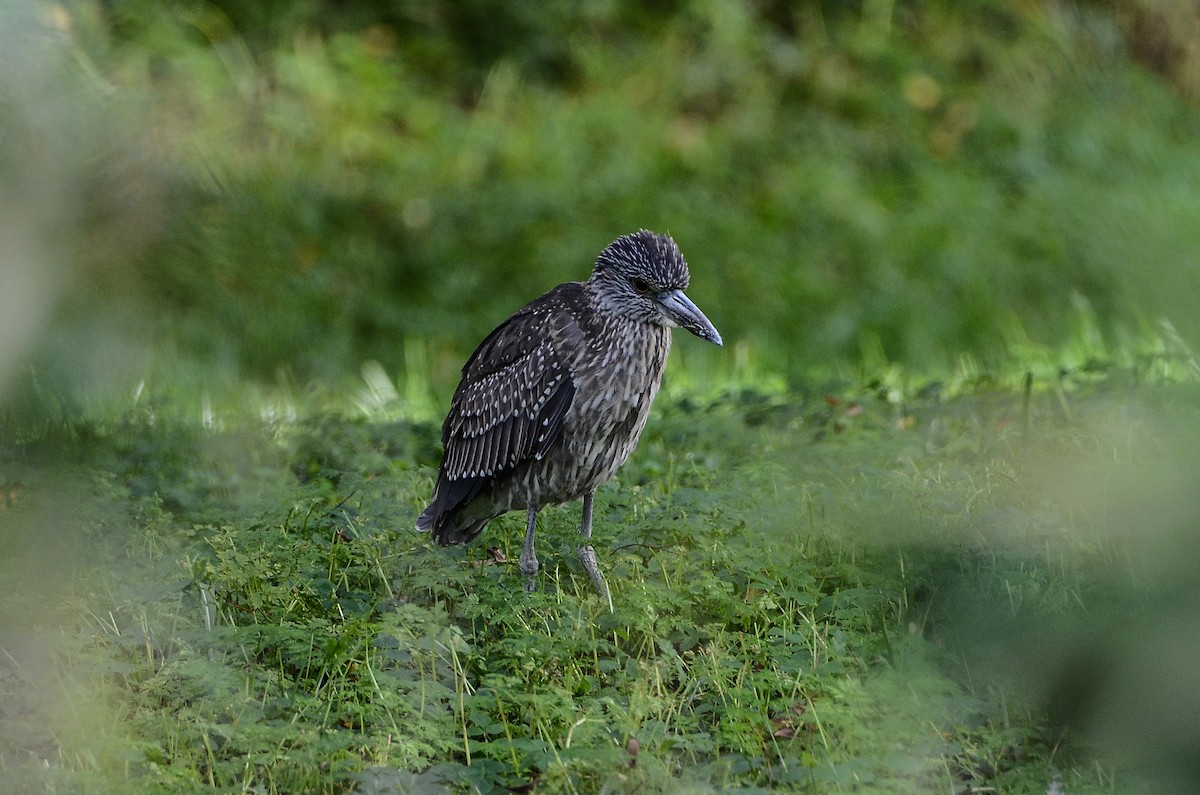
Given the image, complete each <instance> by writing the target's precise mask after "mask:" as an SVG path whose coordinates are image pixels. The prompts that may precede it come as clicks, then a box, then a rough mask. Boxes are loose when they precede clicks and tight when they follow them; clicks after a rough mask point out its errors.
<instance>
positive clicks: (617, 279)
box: [589, 229, 721, 345]
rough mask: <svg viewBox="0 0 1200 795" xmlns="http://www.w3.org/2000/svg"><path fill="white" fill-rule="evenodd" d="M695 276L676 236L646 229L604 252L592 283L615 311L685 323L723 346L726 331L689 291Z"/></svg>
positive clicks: (644, 318) (658, 322)
mask: <svg viewBox="0 0 1200 795" xmlns="http://www.w3.org/2000/svg"><path fill="white" fill-rule="evenodd" d="M689 280H690V274H689V273H688V266H687V262H685V261H684V259H683V254H682V253H680V251H679V246H677V245H675V241H674V240H672V239H671V238H669V237H667V236H666V235H656V234H655V233H653V232H648V231H646V230H645V229H643V230H641V231H640V232H635V233H633V234H632V235H623V236H621V237H619V238H617V239H616V240H614V241H613V242H612V243H610V244H609V245H608V247H607V248H605V249H604V251H601V252H600V257H599V258H598V259H597V260H596V267H595V269H594V270H593V271H592V278H591V279H590V280H589V283H590V284H591V286H592V287H593V289H594V290H595V294H596V297H597V300H598V301H599V302H600V304H601V305H602V306H603V307H604V308H605V309H607V310H609V311H612V312H617V313H619V314H622V315H624V316H626V317H629V318H632V319H634V320H638V321H641V322H643V323H654V324H656V325H659V326H668V327H674V326H682V327H683V328H685V329H687V330H688V331H690V332H692V333H693V334H695V335H696V336H697V337H699V338H700V339H702V340H708V341H709V342H711V343H714V344H716V345H720V344H721V335H720V334H718V333H717V330H716V329H715V328H714V327H713V324H712V323H710V322H709V320H708V318H706V317H705V316H704V313H703V312H701V311H700V308H699V307H697V306H696V305H695V304H693V303H692V300H691V299H690V298H688V297H687V296H686V295H684V292H683V291H684V290H686V289H687V286H688V281H689Z"/></svg>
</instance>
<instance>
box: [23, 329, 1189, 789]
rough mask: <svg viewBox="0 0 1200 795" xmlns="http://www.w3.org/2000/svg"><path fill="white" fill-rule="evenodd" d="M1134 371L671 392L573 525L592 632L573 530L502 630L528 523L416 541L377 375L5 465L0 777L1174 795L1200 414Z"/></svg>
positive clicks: (211, 784) (1183, 735)
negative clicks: (587, 520) (592, 579)
mask: <svg viewBox="0 0 1200 795" xmlns="http://www.w3.org/2000/svg"><path fill="white" fill-rule="evenodd" d="M1081 344H1082V343H1081ZM1064 358H1067V357H1065V356H1064ZM1158 359H1159V361H1158V364H1157V365H1155V366H1154V367H1149V364H1148V363H1147V367H1146V368H1142V369H1139V370H1133V369H1130V368H1127V367H1119V366H1116V365H1111V366H1109V365H1102V364H1101V362H1102V360H1100V359H1093V360H1091V364H1090V365H1089V366H1087V367H1080V368H1064V369H1063V370H1062V371H1061V372H1060V373H1056V374H1055V375H1054V376H1053V377H1051V378H1049V379H1044V378H1041V377H1038V378H1035V379H1033V380H1032V382H1031V384H1030V387H1031V388H1030V389H1029V390H1028V391H1024V390H1023V389H1022V385H1023V379H1022V378H1020V377H1019V371H1014V373H1013V375H1011V376H1006V375H997V376H994V377H990V378H988V377H983V376H982V375H981V374H980V373H978V372H977V371H975V370H973V369H972V368H971V367H965V366H964V369H963V372H961V373H959V374H957V375H956V376H955V377H954V378H948V379H944V380H943V381H941V382H933V383H928V382H927V383H923V384H921V385H920V386H919V387H914V386H912V385H911V384H909V383H907V382H908V381H909V380H911V379H910V378H908V377H906V376H905V375H904V373H902V372H900V371H897V370H895V369H892V370H890V371H887V372H886V373H885V374H884V375H883V376H881V377H879V378H876V379H870V380H868V381H866V382H865V383H863V382H860V383H859V384H858V385H855V384H854V383H853V382H851V381H847V380H843V381H841V382H840V384H838V383H834V382H830V383H829V384H828V385H826V386H824V387H822V386H815V387H813V388H811V389H808V390H806V391H795V390H792V391H788V390H784V389H782V388H778V387H775V388H770V389H754V388H752V387H751V386H750V385H749V384H748V383H739V382H737V381H734V380H729V381H727V382H725V384H724V386H717V385H711V384H710V386H709V388H708V389H707V390H700V389H697V388H695V387H694V385H693V386H689V381H690V376H689V374H688V373H686V372H684V371H678V370H677V371H673V372H676V374H677V377H676V379H675V380H676V383H673V384H669V385H668V388H667V390H666V391H665V393H664V396H663V398H662V399H660V402H659V405H658V407H657V408H656V410H655V415H654V417H653V420H652V422H651V425H650V428H649V430H648V432H647V436H646V438H645V439H644V440H643V442H642V444H641V446H640V448H639V450H638V451H637V453H636V455H635V456H634V458H633V460H632V461H631V462H630V463H629V464H628V465H627V466H626V467H625V468H624V469H623V470H622V472H621V474H620V476H619V478H618V480H617V481H616V482H615V483H614V484H612V485H610V486H608V487H606V488H604V489H602V490H601V492H600V493H599V495H598V499H597V513H596V537H595V539H596V540H595V543H596V546H597V549H598V551H599V552H600V557H601V562H602V566H603V567H604V569H605V572H606V575H607V578H608V581H609V584H610V586H611V588H612V591H613V605H614V609H613V611H612V612H610V611H609V608H608V605H607V604H605V603H603V602H601V600H599V599H598V598H596V597H595V595H594V594H593V593H592V591H591V587H590V583H589V582H588V579H587V576H586V574H585V573H584V572H583V571H582V569H581V567H580V565H579V563H578V560H577V558H576V557H575V554H574V545H575V533H576V532H577V522H578V508H577V507H575V506H569V507H563V508H558V509H551V510H548V511H546V512H544V514H543V527H542V532H541V539H542V541H541V552H542V555H541V559H542V563H543V567H544V568H543V573H542V578H541V588H540V590H539V591H538V592H537V593H534V594H529V595H527V594H525V593H524V591H523V590H522V588H521V578H520V575H519V572H518V571H517V570H516V565H515V560H516V557H517V553H518V551H519V543H520V538H521V525H522V520H521V517H519V516H515V515H514V516H507V517H504V518H501V519H499V520H497V521H495V522H494V523H493V524H492V525H491V526H490V527H489V529H488V531H487V533H486V534H485V535H484V536H483V537H482V538H481V539H480V541H479V542H478V543H476V544H475V545H473V546H469V547H465V548H452V549H440V548H436V547H433V546H431V545H430V543H429V541H428V540H427V539H426V538H425V537H422V536H419V535H417V534H415V533H414V532H412V530H411V529H410V528H411V526H412V522H413V518H414V517H415V515H416V513H417V512H418V510H419V508H420V506H421V505H422V500H423V499H424V498H425V497H426V496H427V495H428V492H429V490H430V487H431V483H432V475H433V467H434V465H435V464H436V460H437V459H436V455H437V449H436V440H437V428H436V424H435V421H434V420H433V418H432V417H431V416H430V415H429V414H428V411H427V410H424V409H420V410H418V409H415V408H412V407H410V406H409V404H407V403H406V402H405V401H404V399H403V398H401V397H400V394H403V392H404V390H394V389H390V388H388V387H385V385H384V384H385V382H384V381H383V380H381V379H380V376H379V373H378V372H376V371H374V370H368V374H369V375H370V378H371V379H372V380H371V381H370V382H367V381H364V384H363V385H360V386H359V387H356V388H354V389H348V390H346V391H345V392H344V393H342V394H341V396H340V399H339V400H338V401H336V402H335V401H333V400H331V399H330V398H329V397H328V396H326V397H314V396H311V395H310V396H308V397H307V398H305V397H300V398H297V397H296V396H295V395H292V396H290V397H287V398H281V397H279V396H275V397H273V398H271V399H267V398H265V397H263V396H261V395H260V396H259V397H256V398H255V397H251V398H250V399H251V401H252V405H253V406H254V408H255V409H256V410H253V411H251V410H247V408H246V407H245V406H243V408H241V409H240V410H234V409H232V408H229V409H223V408H217V409H213V408H212V407H211V404H212V401H209V402H208V405H209V411H208V413H204V412H203V411H201V412H197V411H193V410H191V409H184V408H183V406H184V405H186V402H182V403H181V402H177V401H171V400H154V399H151V398H149V397H148V396H147V395H146V394H142V395H140V396H139V397H138V399H137V400H135V401H134V402H132V403H129V404H127V405H125V406H124V407H110V409H109V410H108V412H107V413H106V414H105V413H102V414H101V415H99V416H94V417H91V418H87V419H78V418H77V419H75V420H73V421H71V422H69V423H52V424H51V425H50V426H48V427H43V428H40V429H34V430H30V431H29V432H28V433H27V434H26V435H25V437H24V438H23V439H16V438H15V437H11V436H10V441H9V443H7V444H6V445H5V446H4V448H3V459H2V460H3V464H4V470H3V486H4V495H3V500H4V501H3V503H2V506H0V508H2V509H0V523H2V524H3V527H4V531H5V534H6V536H7V537H8V538H9V543H8V545H7V546H8V549H9V551H10V554H9V555H8V556H6V558H5V560H4V562H3V563H2V564H0V573H2V575H3V577H4V581H5V583H6V588H5V596H4V598H3V611H2V614H3V616H4V619H3V622H2V623H0V648H3V650H4V654H3V656H2V657H0V781H3V782H4V783H5V786H6V787H7V788H8V789H9V790H11V791H23V792H62V791H70V792H95V793H102V792H246V793H249V792H266V793H296V792H347V791H351V790H354V791H358V792H365V793H382V792H410V791H411V792H440V791H479V792H504V791H508V790H509V789H510V788H520V787H525V786H529V785H532V784H534V783H536V785H537V787H538V790H539V791H544V792H578V793H598V792H605V793H616V792H664V793H666V792H726V791H733V790H744V791H753V790H761V789H777V790H781V791H803V792H881V793H884V792H886V793H901V792H947V793H957V792H963V791H972V790H971V789H970V788H971V787H976V788H979V789H977V790H974V791H1002V792H1038V793H1041V792H1045V791H1047V788H1048V787H1049V786H1050V785H1051V782H1052V781H1058V782H1060V783H1061V786H1062V788H1063V789H1064V790H1065V791H1066V792H1070V793H1091V792H1098V793H1108V792H1111V793H1116V792H1133V791H1143V789H1144V791H1156V792H1158V791H1164V789H1162V788H1170V787H1172V786H1177V787H1178V788H1179V789H1178V791H1187V782H1188V780H1187V779H1186V778H1183V777H1182V776H1184V774H1186V772H1187V771H1188V770H1189V768H1188V767H1187V766H1188V765H1189V764H1191V763H1192V762H1194V751H1193V749H1194V746H1192V745H1189V743H1190V742H1191V741H1192V740H1194V739H1195V738H1196V737H1197V736H1198V735H1200V726H1198V725H1197V722H1196V721H1195V718H1194V714H1196V713H1189V712H1188V710H1187V709H1185V707H1186V706H1187V704H1188V703H1190V701H1191V700H1192V697H1191V696H1190V695H1186V694H1187V693H1189V692H1195V690H1194V688H1192V685H1194V682H1193V681H1192V679H1194V674H1192V673H1191V671H1192V670H1193V669H1194V666H1191V665H1190V664H1188V663H1187V662H1186V660H1188V659H1192V658H1191V657H1190V656H1189V655H1190V653H1191V651H1192V650H1193V645H1194V641H1193V638H1194V627H1193V625H1192V622H1191V620H1190V619H1189V618H1188V616H1189V615H1190V613H1189V605H1190V604H1191V603H1192V601H1193V600H1194V596H1192V594H1194V593H1196V592H1197V590H1198V589H1197V585H1198V584H1200V583H1197V580H1196V578H1195V576H1194V574H1192V571H1193V567H1192V566H1191V565H1190V564H1194V563H1195V560H1194V553H1192V552H1189V551H1188V550H1189V549H1190V548H1191V547H1190V545H1189V543H1188V542H1187V538H1188V536H1187V532H1186V531H1187V529H1188V528H1190V527H1194V520H1195V518H1196V517H1195V511H1194V508H1193V507H1191V504H1190V500H1189V496H1190V492H1189V488H1190V484H1189V483H1188V480H1189V478H1188V476H1187V475H1185V474H1181V472H1194V471H1195V469H1194V464H1195V463H1196V462H1195V448H1194V447H1191V446H1189V443H1190V442H1194V441H1195V438H1194V437H1195V430H1196V428H1197V427H1200V425H1197V423H1196V419H1197V417H1196V413H1197V410H1200V394H1197V392H1196V389H1195V379H1194V377H1189V376H1188V373H1189V372H1190V367H1191V366H1190V364H1189V362H1188V360H1187V357H1186V355H1182V354H1181V355H1174V356H1170V355H1161V356H1159V357H1158ZM1147 368H1148V369H1147ZM1163 371H1170V372H1172V373H1174V377H1172V378H1164V377H1163V376H1162V372H1163ZM1146 372H1152V373H1154V375H1153V377H1147V376H1146V375H1145V373H1146ZM952 384H953V385H952ZM249 394H250V393H249V392H247V395H249ZM216 402H217V403H218V404H221V403H222V401H221V400H217V401H216ZM281 403H282V404H287V405H288V406H289V408H288V409H287V410H286V411H280V410H279V406H280V405H281ZM335 405H341V406H342V407H343V408H342V409H340V410H331V408H333V407H334V406H335ZM7 429H8V431H10V432H11V431H13V426H12V425H11V424H10V425H9V426H7ZM27 430H28V429H27ZM35 431H36V432H35ZM1189 465H1191V466H1192V468H1190V469H1189V468H1188V466H1189ZM1143 668H1145V673H1142V669H1143ZM1180 699H1182V702H1179V700H1180ZM1177 704H1179V705H1178V706H1177ZM1154 725H1162V726H1163V727H1164V729H1169V732H1166V733H1165V734H1163V733H1161V732H1160V733H1159V734H1154V733H1149V734H1147V733H1145V731H1146V727H1149V726H1154ZM1135 727H1141V730H1139V731H1134V728H1135ZM1147 771H1150V772H1147ZM1155 771H1157V773H1156V774H1155V775H1151V773H1155ZM1154 787H1159V789H1154ZM988 788H993V789H990V790H989V789H988Z"/></svg>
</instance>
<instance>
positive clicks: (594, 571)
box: [579, 544, 613, 612]
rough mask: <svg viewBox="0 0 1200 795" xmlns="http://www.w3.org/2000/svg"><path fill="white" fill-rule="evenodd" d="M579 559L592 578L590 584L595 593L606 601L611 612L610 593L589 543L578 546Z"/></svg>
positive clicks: (594, 552)
mask: <svg viewBox="0 0 1200 795" xmlns="http://www.w3.org/2000/svg"><path fill="white" fill-rule="evenodd" d="M579 559H580V560H581V561H583V568H584V569H585V570H586V571H587V573H588V576H589V577H591V578H592V586H593V587H595V589H596V593H598V594H600V598H601V599H603V600H604V601H606V602H608V609H609V612H612V609H613V602H612V594H611V593H609V590H608V583H606V582H605V581H604V575H603V574H601V573H600V564H599V563H598V562H597V561H596V550H594V549H592V547H591V545H590V544H588V545H585V546H582V547H580V548H579Z"/></svg>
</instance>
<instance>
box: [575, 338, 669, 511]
mask: <svg viewBox="0 0 1200 795" xmlns="http://www.w3.org/2000/svg"><path fill="white" fill-rule="evenodd" d="M670 348H671V335H670V330H669V329H666V328H663V327H660V326H647V325H640V324H639V325H632V324H630V327H628V328H624V329H622V328H617V329H613V330H611V331H610V333H608V334H605V335H603V338H602V342H601V343H600V344H598V345H597V346H596V347H595V348H593V350H592V351H591V355H590V356H588V357H586V358H587V361H586V362H581V363H580V366H579V367H578V368H577V369H576V370H575V389H576V392H575V400H574V402H573V404H572V406H571V409H570V411H569V412H568V413H567V416H566V421H565V423H564V426H563V432H564V433H563V436H564V438H563V442H564V450H563V452H564V453H565V454H566V455H567V457H569V458H570V459H571V460H572V461H573V463H574V465H575V467H576V468H577V470H576V471H577V472H578V473H579V475H580V479H581V481H583V482H584V483H585V484H586V485H587V486H588V490H590V489H591V488H594V487H595V486H596V485H598V484H599V483H603V482H604V481H606V480H608V479H609V478H611V477H612V476H613V474H615V473H616V471H617V469H618V468H619V467H620V466H621V465H622V464H624V463H625V460H626V459H627V458H628V457H629V454H630V453H631V452H633V449H634V447H635V446H636V445H637V441H638V437H640V436H641V433H642V429H643V428H644V427H645V425H646V418H647V417H648V416H649V414H650V405H651V403H653V402H654V397H655V395H656V394H657V393H658V387H659V383H660V382H661V380H662V374H663V368H664V367H665V365H666V360H667V354H668V352H669V351H670Z"/></svg>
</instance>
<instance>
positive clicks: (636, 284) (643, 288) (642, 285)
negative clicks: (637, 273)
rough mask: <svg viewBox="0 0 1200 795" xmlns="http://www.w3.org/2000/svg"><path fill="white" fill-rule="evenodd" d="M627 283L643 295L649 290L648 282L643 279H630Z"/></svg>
mask: <svg viewBox="0 0 1200 795" xmlns="http://www.w3.org/2000/svg"><path fill="white" fill-rule="evenodd" d="M629 284H630V286H632V287H633V289H634V290H635V291H637V293H638V295H645V294H646V293H648V292H650V284H649V282H647V281H646V280H645V279H637V278H634V279H630V280H629Z"/></svg>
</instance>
